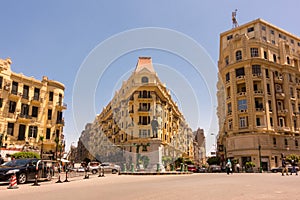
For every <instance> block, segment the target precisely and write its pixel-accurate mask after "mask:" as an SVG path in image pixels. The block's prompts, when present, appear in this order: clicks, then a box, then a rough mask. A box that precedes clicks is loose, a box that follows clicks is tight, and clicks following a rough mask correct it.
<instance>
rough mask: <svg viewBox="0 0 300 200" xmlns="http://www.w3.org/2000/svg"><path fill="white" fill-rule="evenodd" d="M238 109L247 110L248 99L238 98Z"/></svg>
mask: <svg viewBox="0 0 300 200" xmlns="http://www.w3.org/2000/svg"><path fill="white" fill-rule="evenodd" d="M238 110H239V111H240V110H247V100H246V99H241V100H238Z"/></svg>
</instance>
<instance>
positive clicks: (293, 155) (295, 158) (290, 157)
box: [286, 154, 300, 163]
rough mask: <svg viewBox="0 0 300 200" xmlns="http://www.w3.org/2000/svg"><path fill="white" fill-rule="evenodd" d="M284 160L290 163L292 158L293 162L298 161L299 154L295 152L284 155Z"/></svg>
mask: <svg viewBox="0 0 300 200" xmlns="http://www.w3.org/2000/svg"><path fill="white" fill-rule="evenodd" d="M286 160H287V161H288V162H289V163H291V162H292V160H294V161H295V162H298V161H299V160H300V156H298V155H296V154H290V155H288V156H287V157H286Z"/></svg>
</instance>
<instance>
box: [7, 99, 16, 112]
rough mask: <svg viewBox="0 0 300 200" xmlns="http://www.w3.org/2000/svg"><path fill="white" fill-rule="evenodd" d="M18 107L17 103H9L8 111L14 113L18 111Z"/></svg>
mask: <svg viewBox="0 0 300 200" xmlns="http://www.w3.org/2000/svg"><path fill="white" fill-rule="evenodd" d="M16 106H17V103H16V102H14V101H10V102H9V109H8V112H10V113H14V112H15V111H16Z"/></svg>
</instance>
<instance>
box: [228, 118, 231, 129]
mask: <svg viewBox="0 0 300 200" xmlns="http://www.w3.org/2000/svg"><path fill="white" fill-rule="evenodd" d="M228 129H229V130H232V119H229V120H228Z"/></svg>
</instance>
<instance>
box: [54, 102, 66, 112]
mask: <svg viewBox="0 0 300 200" xmlns="http://www.w3.org/2000/svg"><path fill="white" fill-rule="evenodd" d="M56 107H57V108H58V109H59V110H66V109H67V104H66V103H62V102H60V101H59V102H57V103H56Z"/></svg>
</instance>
